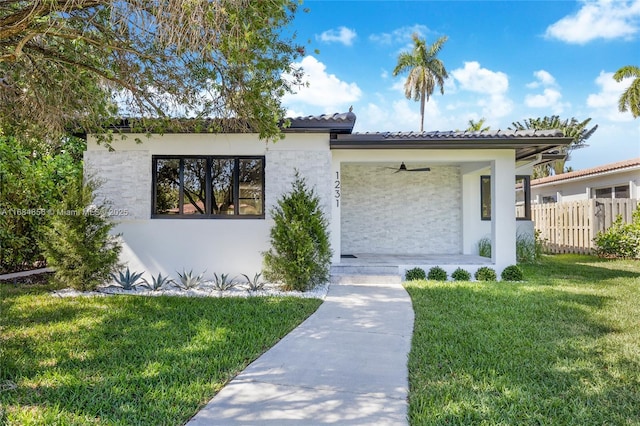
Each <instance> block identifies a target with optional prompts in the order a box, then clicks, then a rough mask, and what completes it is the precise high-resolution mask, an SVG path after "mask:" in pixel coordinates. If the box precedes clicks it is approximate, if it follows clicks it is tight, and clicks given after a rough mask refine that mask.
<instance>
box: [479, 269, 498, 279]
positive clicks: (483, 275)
mask: <svg viewBox="0 0 640 426" xmlns="http://www.w3.org/2000/svg"><path fill="white" fill-rule="evenodd" d="M474 278H475V279H476V280H478V281H496V280H497V279H498V276H497V275H496V271H494V270H493V269H492V268H489V267H488V266H482V267H480V268H478V270H477V271H476V273H475V274H474Z"/></svg>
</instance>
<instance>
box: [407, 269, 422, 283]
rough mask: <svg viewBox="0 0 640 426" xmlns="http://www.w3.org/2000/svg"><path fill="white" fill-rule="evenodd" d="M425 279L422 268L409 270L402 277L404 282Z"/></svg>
mask: <svg viewBox="0 0 640 426" xmlns="http://www.w3.org/2000/svg"><path fill="white" fill-rule="evenodd" d="M425 278H427V275H426V274H425V272H424V269H422V268H413V269H409V270H407V272H406V274H405V275H404V279H405V280H406V281H417V280H424V279H425Z"/></svg>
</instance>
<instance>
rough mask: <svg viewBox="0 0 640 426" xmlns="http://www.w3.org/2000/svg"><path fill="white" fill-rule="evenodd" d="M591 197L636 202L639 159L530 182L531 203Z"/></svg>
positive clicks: (639, 188) (638, 187) (639, 167)
mask: <svg viewBox="0 0 640 426" xmlns="http://www.w3.org/2000/svg"><path fill="white" fill-rule="evenodd" d="M591 198H631V199H635V200H638V199H640V157H637V158H631V159H629V160H625V161H618V162H616V163H609V164H604V165H602V166H598V167H592V168H588V169H583V170H576V171H573V172H569V173H562V174H559V175H554V176H547V177H543V178H540V179H534V180H532V181H531V200H532V202H534V203H555V202H558V203H562V202H569V201H579V200H588V199H591Z"/></svg>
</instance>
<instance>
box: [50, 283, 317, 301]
mask: <svg viewBox="0 0 640 426" xmlns="http://www.w3.org/2000/svg"><path fill="white" fill-rule="evenodd" d="M328 291H329V283H325V284H322V285H319V286H317V287H316V288H315V289H313V290H309V291H305V292H300V291H282V290H280V289H279V286H278V285H277V284H271V283H267V284H265V286H264V289H263V290H259V291H251V292H250V291H247V287H246V285H245V284H238V285H236V286H235V287H234V288H232V289H230V290H225V291H219V290H216V289H215V287H214V286H213V283H212V282H204V283H202V284H201V285H199V286H198V287H197V288H195V289H191V290H182V289H180V288H178V287H176V286H168V287H167V288H166V289H162V290H156V291H152V290H148V289H147V288H145V287H136V289H135V290H123V289H122V288H120V287H116V286H112V285H105V286H102V287H99V288H98V289H97V290H96V291H79V290H74V289H72V288H65V289H62V290H56V291H54V292H53V293H52V294H53V295H54V296H57V297H77V296H114V295H119V294H126V295H133V296H181V297H260V296H262V297H265V296H266V297H270V296H279V297H286V296H291V297H302V298H308V299H322V300H324V298H325V297H326V295H327V292H328Z"/></svg>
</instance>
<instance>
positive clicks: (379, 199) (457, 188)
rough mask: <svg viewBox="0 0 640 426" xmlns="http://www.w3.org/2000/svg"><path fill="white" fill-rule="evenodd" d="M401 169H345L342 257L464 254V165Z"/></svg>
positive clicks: (390, 166) (411, 165) (379, 166)
mask: <svg viewBox="0 0 640 426" xmlns="http://www.w3.org/2000/svg"><path fill="white" fill-rule="evenodd" d="M398 165H399V164H398V163H365V164H359V163H355V164H350V163H344V164H343V165H342V212H341V216H342V220H341V228H342V238H341V243H342V253H377V254H386V253H412V254H458V253H461V250H462V202H461V200H462V186H461V180H460V170H459V167H458V166H432V167H431V171H430V172H401V173H394V170H392V169H393V168H395V169H397V167H398ZM408 167H409V168H417V167H426V164H421V163H416V162H410V163H409V165H408Z"/></svg>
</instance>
